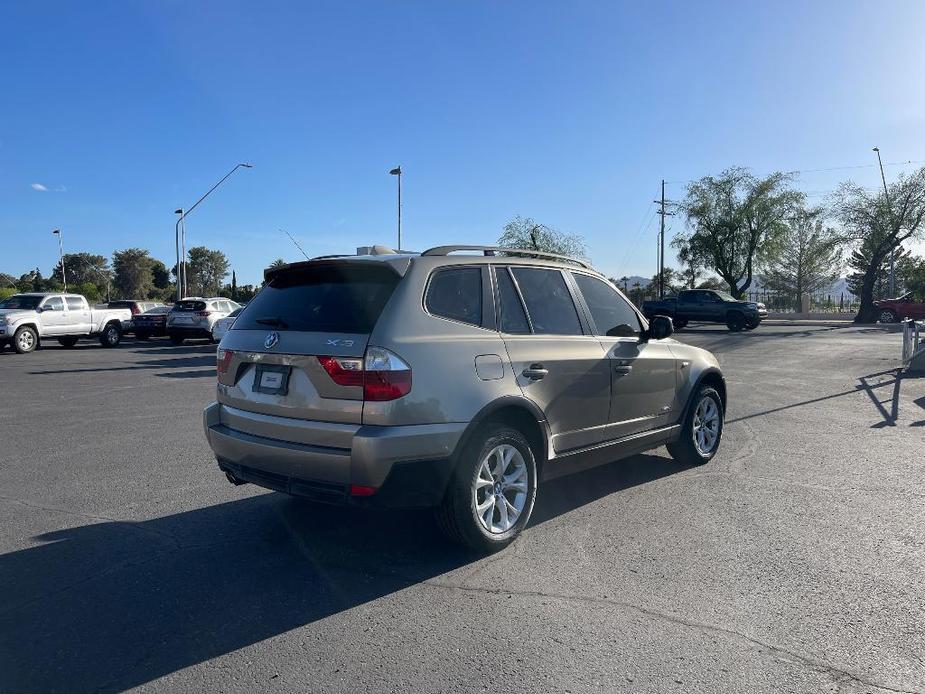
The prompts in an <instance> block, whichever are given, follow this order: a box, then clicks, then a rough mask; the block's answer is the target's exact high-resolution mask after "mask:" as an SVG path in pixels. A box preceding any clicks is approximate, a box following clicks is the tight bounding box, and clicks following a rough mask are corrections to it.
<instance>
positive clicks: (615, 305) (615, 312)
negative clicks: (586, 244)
mask: <svg viewBox="0 0 925 694" xmlns="http://www.w3.org/2000/svg"><path fill="white" fill-rule="evenodd" d="M572 277H574V278H575V282H576V283H577V284H578V289H579V290H580V291H581V295H582V296H583V297H584V299H585V303H586V304H587V305H588V310H589V311H591V317H592V318H593V319H594V326H595V328H596V332H597V334H598V335H607V336H610V337H632V336H634V335H638V334H639V332H640V331H641V329H642V326H641V325H640V324H639V317H638V316H637V315H636V312H635V311H634V310H633V309H632V308H631V307H630V305H629V304H628V303H627V302H626V301H625V300H624V299H623V297H621V296H620V295H619V294H618V293H617V291H616V290H615V289H614V288H613V287H611V286H610V285H609V284H607V283H606V282H604V281H603V280H600V279H598V278H596V277H591V276H590V275H583V274H581V273H577V272H573V273H572Z"/></svg>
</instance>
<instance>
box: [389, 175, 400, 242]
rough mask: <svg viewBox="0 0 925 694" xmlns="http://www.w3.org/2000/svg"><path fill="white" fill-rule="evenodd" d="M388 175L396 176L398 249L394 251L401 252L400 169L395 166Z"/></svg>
mask: <svg viewBox="0 0 925 694" xmlns="http://www.w3.org/2000/svg"><path fill="white" fill-rule="evenodd" d="M389 173H390V174H392V175H393V176H398V248H397V249H396V250H397V251H401V167H400V166H396V167H395V168H394V169H392V170H391V171H389Z"/></svg>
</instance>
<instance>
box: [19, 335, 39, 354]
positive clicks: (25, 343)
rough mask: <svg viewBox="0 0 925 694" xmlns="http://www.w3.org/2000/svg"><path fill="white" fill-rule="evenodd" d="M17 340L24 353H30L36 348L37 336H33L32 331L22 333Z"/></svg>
mask: <svg viewBox="0 0 925 694" xmlns="http://www.w3.org/2000/svg"><path fill="white" fill-rule="evenodd" d="M16 339H17V340H18V341H19V348H20V349H21V350H22V351H23V352H29V351H31V350H32V348H33V347H35V335H33V334H32V331H31V330H23V331H21V332H20V333H19V336H18V337H17V338H16Z"/></svg>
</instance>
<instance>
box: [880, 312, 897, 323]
mask: <svg viewBox="0 0 925 694" xmlns="http://www.w3.org/2000/svg"><path fill="white" fill-rule="evenodd" d="M878 319H879V320H880V322H881V323H892V322H893V321H895V320H896V316H894V315H893V312H892V311H890V310H889V309H884V310H883V311H881V312H880V315H879V316H878Z"/></svg>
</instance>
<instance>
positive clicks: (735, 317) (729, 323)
mask: <svg viewBox="0 0 925 694" xmlns="http://www.w3.org/2000/svg"><path fill="white" fill-rule="evenodd" d="M726 327H727V328H729V330H730V331H731V332H734V333H737V332H740V331H741V330H742V328H744V327H745V316H743V315H742V314H741V313H738V312H733V313H730V314H729V315H728V316H726Z"/></svg>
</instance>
